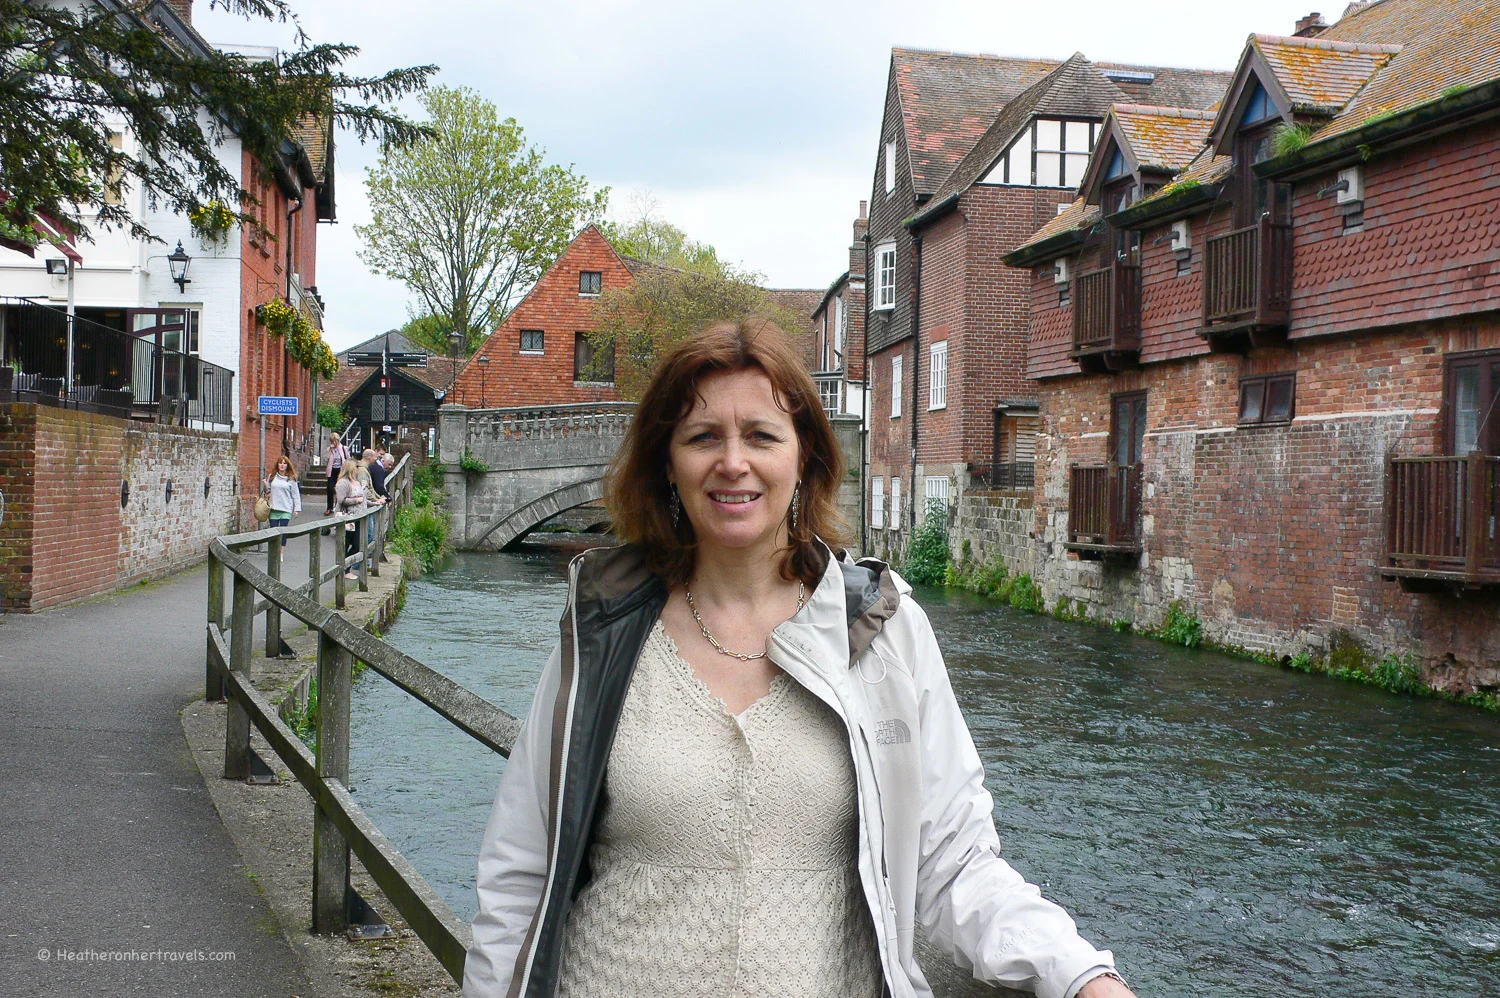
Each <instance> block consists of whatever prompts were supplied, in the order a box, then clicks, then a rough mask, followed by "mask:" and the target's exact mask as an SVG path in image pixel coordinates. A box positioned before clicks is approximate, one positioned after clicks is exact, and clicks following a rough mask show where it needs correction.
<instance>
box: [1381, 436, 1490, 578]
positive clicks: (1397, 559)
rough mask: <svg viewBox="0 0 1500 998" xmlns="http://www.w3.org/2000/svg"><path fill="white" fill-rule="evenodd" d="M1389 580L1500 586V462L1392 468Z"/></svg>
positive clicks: (1391, 464) (1430, 462) (1407, 460)
mask: <svg viewBox="0 0 1500 998" xmlns="http://www.w3.org/2000/svg"><path fill="white" fill-rule="evenodd" d="M1385 480H1386V491H1385V564H1386V568H1385V574H1386V575H1390V576H1395V577H1407V578H1425V579H1435V580H1444V579H1446V580H1451V581H1456V582H1492V583H1500V540H1497V537H1496V529H1497V521H1500V457H1491V456H1488V455H1485V454H1479V453H1473V454H1469V455H1467V456H1465V457H1400V458H1389V459H1387V461H1386V479H1385Z"/></svg>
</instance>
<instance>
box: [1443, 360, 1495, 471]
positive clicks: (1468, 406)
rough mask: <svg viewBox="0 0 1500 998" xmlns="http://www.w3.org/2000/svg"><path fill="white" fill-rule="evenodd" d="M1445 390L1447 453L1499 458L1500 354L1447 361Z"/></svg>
mask: <svg viewBox="0 0 1500 998" xmlns="http://www.w3.org/2000/svg"><path fill="white" fill-rule="evenodd" d="M1446 387H1447V391H1446V392H1445V397H1444V399H1443V401H1444V402H1445V403H1446V405H1445V406H1444V408H1445V409H1447V410H1448V425H1447V427H1446V432H1447V437H1448V445H1449V446H1448V449H1449V453H1452V454H1457V455H1460V456H1462V455H1464V454H1468V453H1470V452H1471V451H1476V450H1477V451H1480V452H1482V453H1485V454H1500V352H1489V353H1483V354H1467V355H1459V356H1457V357H1451V358H1449V360H1448V378H1447V386H1446Z"/></svg>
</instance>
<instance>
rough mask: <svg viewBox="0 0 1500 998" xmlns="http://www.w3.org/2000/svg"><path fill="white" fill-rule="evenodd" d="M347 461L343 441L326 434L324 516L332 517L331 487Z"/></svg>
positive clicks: (331, 434)
mask: <svg viewBox="0 0 1500 998" xmlns="http://www.w3.org/2000/svg"><path fill="white" fill-rule="evenodd" d="M348 459H349V451H348V449H347V448H345V447H344V444H343V441H342V440H341V439H340V437H339V435H338V434H337V433H330V434H328V451H327V454H326V457H325V460H326V462H327V464H328V509H327V511H326V512H325V514H324V515H326V516H332V515H333V487H334V483H335V482H337V481H338V478H339V472H340V471H342V470H343V467H344V462H345V461H347V460H348Z"/></svg>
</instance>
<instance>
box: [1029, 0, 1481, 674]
mask: <svg viewBox="0 0 1500 998" xmlns="http://www.w3.org/2000/svg"><path fill="white" fill-rule="evenodd" d="M1497 32H1500V10H1497V9H1496V8H1495V6H1494V5H1493V4H1488V3H1484V2H1480V0H1379V2H1377V3H1370V4H1366V5H1362V6H1357V7H1351V9H1350V10H1349V11H1348V12H1347V13H1346V16H1345V17H1344V18H1343V19H1342V20H1340V21H1339V22H1338V23H1337V24H1335V25H1333V26H1332V27H1327V26H1325V25H1324V24H1322V23H1321V19H1318V18H1316V17H1312V18H1308V19H1305V20H1304V21H1303V22H1300V23H1299V24H1298V33H1297V34H1296V35H1293V36H1290V37H1276V36H1268V35H1256V36H1253V37H1252V38H1251V39H1250V40H1249V43H1248V44H1247V46H1246V48H1245V50H1244V54H1243V56H1242V58H1241V60H1240V63H1239V66H1238V68H1237V70H1236V72H1235V74H1234V78H1233V81H1232V83H1231V85H1230V88H1229V90H1228V94H1227V96H1226V98H1225V100H1224V103H1223V106H1222V107H1221V108H1219V109H1217V110H1216V113H1215V114H1214V115H1213V116H1212V117H1211V118H1206V117H1204V116H1202V115H1200V114H1197V113H1190V112H1177V113H1174V112H1170V111H1165V110H1162V109H1143V108H1140V107H1123V106H1116V107H1115V108H1114V110H1113V112H1112V113H1111V115H1110V119H1109V120H1108V121H1107V122H1106V130H1105V138H1104V139H1103V140H1102V141H1101V144H1100V145H1099V147H1098V148H1097V149H1096V150H1095V153H1094V156H1093V159H1092V161H1091V162H1090V164H1089V167H1088V170H1087V173H1086V175H1085V178H1084V183H1083V187H1082V190H1081V194H1082V197H1080V199H1079V200H1078V201H1077V202H1076V203H1075V204H1073V205H1072V206H1071V207H1069V208H1068V209H1067V210H1066V212H1065V213H1064V214H1063V215H1061V216H1060V217H1058V218H1057V219H1055V220H1054V221H1053V222H1052V223H1051V224H1049V225H1048V226H1047V227H1045V228H1044V229H1042V230H1041V231H1040V232H1039V233H1037V235H1036V236H1035V237H1034V238H1033V239H1032V240H1031V241H1030V242H1028V243H1027V244H1026V245H1025V246H1023V247H1022V248H1021V249H1019V250H1017V251H1016V252H1015V253H1013V254H1011V255H1010V256H1009V257H1008V258H1007V262H1009V263H1011V264H1013V265H1016V266H1020V267H1027V268H1030V269H1031V275H1030V276H1031V281H1032V326H1031V331H1032V335H1031V344H1030V353H1029V373H1030V374H1031V375H1032V376H1033V377H1034V378H1036V379H1037V382H1038V386H1039V388H1038V400H1039V404H1040V412H1041V418H1042V437H1041V442H1040V444H1039V447H1038V453H1037V484H1036V489H1035V493H1034V501H1035V537H1036V540H1037V545H1038V546H1037V556H1038V562H1037V566H1036V567H1037V569H1038V571H1039V573H1040V576H1041V579H1042V583H1043V590H1044V593H1045V595H1046V597H1047V599H1048V601H1049V602H1055V601H1058V600H1066V601H1068V602H1069V603H1073V602H1074V601H1077V602H1078V603H1080V604H1082V606H1083V607H1084V608H1085V609H1086V610H1087V611H1088V613H1089V614H1090V615H1091V616H1095V617H1098V618H1100V619H1113V618H1126V619H1131V620H1134V621H1136V622H1138V623H1139V624H1142V625H1146V626H1151V625H1154V624H1156V623H1158V622H1159V621H1160V620H1161V619H1162V618H1163V616H1164V614H1165V613H1166V610H1167V608H1168V607H1169V605H1170V604H1172V603H1173V602H1176V603H1179V604H1181V605H1182V606H1183V607H1184V608H1185V609H1187V610H1188V611H1189V612H1191V613H1193V614H1194V615H1196V616H1198V617H1200V618H1201V619H1202V621H1203V627H1204V631H1205V635H1206V636H1207V637H1209V638H1210V639H1212V640H1215V641H1218V642H1221V643H1224V644H1229V645H1235V646H1241V647H1244V648H1248V649H1252V650H1256V651H1261V652H1268V653H1272V654H1277V655H1294V654H1297V653H1299V652H1303V651H1307V652H1309V653H1313V654H1316V653H1318V652H1320V651H1322V650H1326V649H1328V648H1330V647H1331V646H1333V645H1336V644H1342V645H1344V646H1345V647H1348V646H1349V644H1350V642H1351V641H1352V642H1353V643H1354V644H1357V645H1358V646H1360V647H1361V648H1363V649H1364V651H1365V652H1366V653H1368V654H1370V655H1380V654H1385V653H1392V654H1397V655H1402V654H1411V655H1412V656H1413V657H1414V659H1415V660H1416V661H1418V662H1419V663H1420V664H1422V665H1423V666H1424V668H1425V669H1426V675H1427V678H1428V680H1429V681H1430V682H1431V683H1433V684H1434V685H1437V686H1439V687H1445V688H1451V689H1460V690H1470V689H1474V688H1479V687H1488V688H1494V687H1495V686H1497V685H1500V546H1497V543H1496V540H1495V536H1496V534H1495V523H1496V519H1497V515H1500V458H1497V457H1496V455H1500V416H1497V414H1496V409H1497V408H1500V315H1497V302H1500V48H1497V46H1495V44H1494V39H1495V38H1496V37H1497ZM1199 142H1204V143H1206V145H1203V146H1201V147H1198V148H1200V149H1201V151H1198V152H1194V151H1193V150H1194V148H1195V147H1197V146H1198V143H1199ZM1169 178H1170V180H1169Z"/></svg>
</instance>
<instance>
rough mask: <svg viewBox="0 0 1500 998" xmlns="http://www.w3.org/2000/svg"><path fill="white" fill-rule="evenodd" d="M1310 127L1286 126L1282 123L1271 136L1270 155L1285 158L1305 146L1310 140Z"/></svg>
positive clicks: (1311, 131)
mask: <svg viewBox="0 0 1500 998" xmlns="http://www.w3.org/2000/svg"><path fill="white" fill-rule="evenodd" d="M1312 134H1313V128H1312V126H1311V125H1288V124H1286V123H1285V122H1283V123H1282V124H1281V125H1279V126H1278V127H1277V129H1276V132H1275V134H1274V135H1272V136H1271V155H1273V156H1285V155H1286V154H1287V153H1293V152H1296V151H1297V150H1298V149H1301V148H1302V147H1303V146H1305V145H1307V143H1308V140H1309V139H1311V138H1312Z"/></svg>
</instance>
